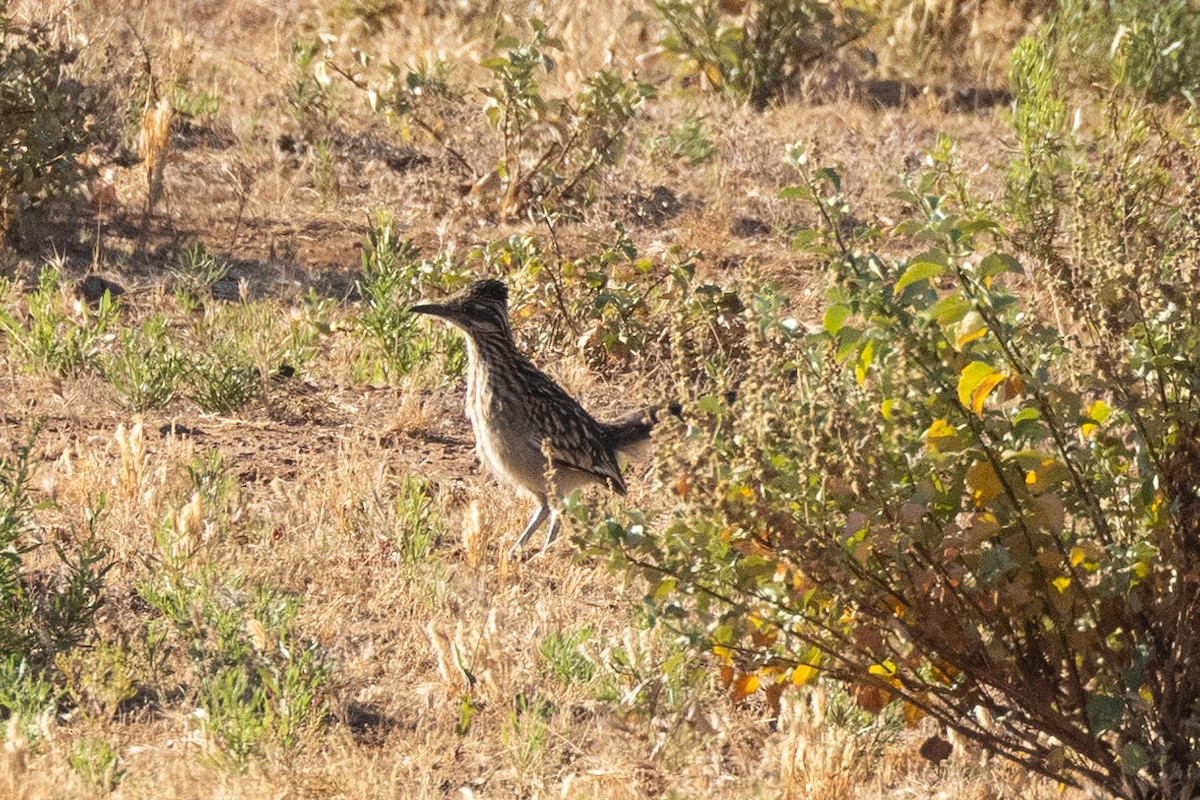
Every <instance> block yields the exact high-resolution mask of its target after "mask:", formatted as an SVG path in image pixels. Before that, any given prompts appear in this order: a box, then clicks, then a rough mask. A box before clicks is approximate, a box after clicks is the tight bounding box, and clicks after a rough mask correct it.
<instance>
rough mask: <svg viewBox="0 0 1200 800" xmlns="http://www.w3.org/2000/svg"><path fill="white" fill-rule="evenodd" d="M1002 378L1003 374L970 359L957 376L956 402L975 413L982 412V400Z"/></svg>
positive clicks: (985, 364)
mask: <svg viewBox="0 0 1200 800" xmlns="http://www.w3.org/2000/svg"><path fill="white" fill-rule="evenodd" d="M1003 380H1004V375H1003V374H1002V373H1000V372H997V371H996V370H994V369H992V367H991V365H990V364H987V363H985V362H983V361H972V362H971V363H970V364H967V366H965V367H964V368H963V371H962V373H961V374H960V375H959V376H958V402H960V403H962V404H963V406H964V407H965V408H969V409H971V410H972V411H974V412H975V413H976V414H979V415H982V414H983V402H984V401H985V400H986V399H987V396H988V395H989V394H991V392H992V389H995V388H996V386H997V385H998V384H999V383H1001V382H1002V381H1003Z"/></svg>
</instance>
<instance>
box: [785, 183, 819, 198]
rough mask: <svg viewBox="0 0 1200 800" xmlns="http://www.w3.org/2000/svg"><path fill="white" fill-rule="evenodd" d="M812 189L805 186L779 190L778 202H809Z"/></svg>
mask: <svg viewBox="0 0 1200 800" xmlns="http://www.w3.org/2000/svg"><path fill="white" fill-rule="evenodd" d="M812 196H813V193H812V189H809V188H808V187H807V186H785V187H783V188H782V189H780V190H779V199H780V200H811V199H812Z"/></svg>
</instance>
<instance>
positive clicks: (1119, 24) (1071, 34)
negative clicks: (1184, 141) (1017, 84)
mask: <svg viewBox="0 0 1200 800" xmlns="http://www.w3.org/2000/svg"><path fill="white" fill-rule="evenodd" d="M1040 38H1042V40H1043V41H1044V42H1045V43H1046V44H1047V45H1048V46H1049V48H1050V49H1051V51H1052V52H1053V54H1054V58H1055V60H1056V72H1057V74H1058V75H1059V76H1060V81H1061V80H1064V79H1065V81H1066V83H1067V84H1068V85H1069V86H1071V87H1075V88H1088V89H1090V88H1091V87H1094V86H1097V85H1098V86H1100V87H1105V86H1118V87H1128V88H1129V89H1131V90H1132V91H1133V92H1135V93H1137V94H1139V95H1141V96H1142V97H1144V98H1145V99H1146V100H1148V101H1150V102H1153V103H1162V102H1165V101H1167V100H1170V99H1172V98H1176V97H1181V96H1182V97H1184V98H1187V100H1188V102H1190V103H1192V104H1193V105H1194V104H1195V103H1196V94H1197V91H1198V90H1200V9H1198V8H1197V7H1196V4H1195V3H1194V2H1191V1H1190V0H1103V1H1101V0H1064V1H1063V2H1061V3H1059V5H1058V8H1057V9H1056V12H1055V14H1054V15H1053V16H1052V17H1051V24H1050V25H1049V26H1048V27H1047V28H1046V30H1045V31H1044V32H1043V33H1042V35H1041V37H1040Z"/></svg>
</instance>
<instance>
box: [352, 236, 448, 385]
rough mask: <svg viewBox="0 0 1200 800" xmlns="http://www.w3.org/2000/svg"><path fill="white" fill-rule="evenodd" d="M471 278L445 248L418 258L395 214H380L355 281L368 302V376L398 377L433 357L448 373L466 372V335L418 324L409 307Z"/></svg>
mask: <svg viewBox="0 0 1200 800" xmlns="http://www.w3.org/2000/svg"><path fill="white" fill-rule="evenodd" d="M468 280H469V273H468V272H466V271H465V270H463V269H461V268H459V267H458V266H457V265H455V264H454V262H453V260H452V259H451V258H450V256H449V255H448V254H446V253H439V254H438V255H437V256H436V257H434V258H432V259H422V258H419V254H418V252H417V249H416V247H414V246H413V243H412V241H411V240H409V239H401V238H399V236H398V234H397V232H396V230H395V222H394V220H393V218H392V216H391V215H390V214H386V213H380V214H377V215H376V218H375V220H374V223H373V224H372V225H371V227H370V228H368V230H367V235H366V239H365V241H364V242H363V250H362V277H361V278H360V279H359V280H358V283H357V285H358V291H359V293H360V294H361V295H362V299H363V302H364V306H363V309H362V312H361V313H360V315H359V321H358V325H359V332H360V336H361V337H362V338H363V340H364V341H366V342H367V343H368V344H369V346H370V353H371V355H373V356H375V359H374V360H373V361H372V362H371V364H370V365H367V366H364V367H362V370H363V372H365V373H366V374H367V375H368V377H369V378H370V379H374V378H380V379H382V380H384V381H395V380H396V379H398V378H400V377H402V376H404V375H407V374H409V373H410V372H413V371H414V370H416V369H418V368H422V367H424V366H425V365H426V364H427V363H429V362H434V363H435V364H440V367H441V373H442V375H443V376H445V377H456V376H459V375H462V374H463V372H464V371H465V369H466V347H465V345H464V344H463V343H462V337H459V336H455V335H453V334H452V333H450V332H449V331H447V330H445V329H444V328H442V327H441V326H439V327H437V328H435V329H433V330H431V331H429V330H428V329H423V328H421V327H419V326H418V325H417V319H416V317H415V316H414V315H413V314H411V313H410V312H409V308H410V307H411V306H412V305H414V304H415V303H417V302H419V300H420V299H421V297H422V296H423V295H426V294H427V293H428V292H430V290H434V291H439V292H446V291H452V290H455V289H458V288H460V287H462V286H464V285H465V284H466V282H467V281H468ZM423 330H424V331H428V332H422V331H423Z"/></svg>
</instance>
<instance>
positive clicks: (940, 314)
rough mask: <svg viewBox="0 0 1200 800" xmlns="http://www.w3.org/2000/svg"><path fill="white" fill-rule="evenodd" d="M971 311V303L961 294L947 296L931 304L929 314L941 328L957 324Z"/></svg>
mask: <svg viewBox="0 0 1200 800" xmlns="http://www.w3.org/2000/svg"><path fill="white" fill-rule="evenodd" d="M970 310H971V303H970V302H969V301H968V300H966V299H965V298H964V297H963V296H962V295H961V294H959V293H957V292H955V293H953V294H948V295H946V296H945V297H943V298H942V299H941V300H938V301H937V302H936V303H934V304H933V308H931V309H930V313H931V314H933V318H934V319H935V320H937V323H938V324H939V325H941V326H942V327H943V328H945V327H948V326H950V325H953V324H955V323H957V322H958V321H959V320H961V319H962V318H963V317H965V316H966V315H967V312H968V311H970Z"/></svg>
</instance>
